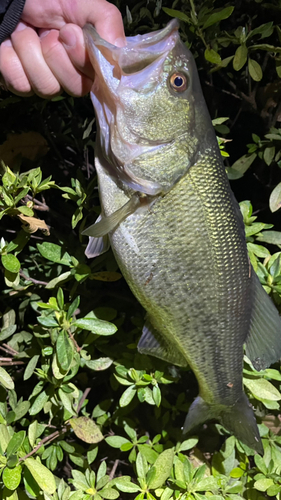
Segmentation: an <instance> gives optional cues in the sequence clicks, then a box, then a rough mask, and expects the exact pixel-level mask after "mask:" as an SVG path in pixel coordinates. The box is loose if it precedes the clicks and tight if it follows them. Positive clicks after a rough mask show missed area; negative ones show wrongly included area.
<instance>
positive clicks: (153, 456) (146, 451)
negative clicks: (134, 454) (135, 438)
mask: <svg viewBox="0 0 281 500" xmlns="http://www.w3.org/2000/svg"><path fill="white" fill-rule="evenodd" d="M138 450H139V451H140V452H141V453H142V455H143V456H144V457H145V458H146V460H147V461H148V463H149V464H154V463H155V461H156V460H157V458H158V456H159V453H157V452H156V451H155V450H153V449H152V448H150V446H148V445H147V444H138Z"/></svg>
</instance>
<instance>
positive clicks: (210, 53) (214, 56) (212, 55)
mask: <svg viewBox="0 0 281 500" xmlns="http://www.w3.org/2000/svg"><path fill="white" fill-rule="evenodd" d="M204 57H205V59H206V61H209V62H211V63H213V64H220V63H221V56H220V55H219V54H218V53H217V52H216V51H215V50H213V49H206V50H205V52H204Z"/></svg>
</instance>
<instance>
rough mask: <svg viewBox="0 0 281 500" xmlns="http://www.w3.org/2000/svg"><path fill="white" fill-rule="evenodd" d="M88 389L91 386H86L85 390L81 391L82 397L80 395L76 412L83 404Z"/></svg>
mask: <svg viewBox="0 0 281 500" xmlns="http://www.w3.org/2000/svg"><path fill="white" fill-rule="evenodd" d="M90 390H91V387H87V389H85V391H84V392H83V395H82V397H81V399H80V401H79V404H78V406H77V413H79V411H80V410H81V408H82V405H83V403H84V401H85V399H86V397H87V396H88V394H89V392H90Z"/></svg>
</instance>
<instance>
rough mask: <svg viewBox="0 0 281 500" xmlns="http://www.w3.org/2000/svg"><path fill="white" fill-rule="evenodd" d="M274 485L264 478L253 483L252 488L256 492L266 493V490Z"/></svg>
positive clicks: (271, 481) (270, 480)
mask: <svg viewBox="0 0 281 500" xmlns="http://www.w3.org/2000/svg"><path fill="white" fill-rule="evenodd" d="M273 484H274V482H273V479H269V478H267V477H265V478H264V479H259V480H258V481H256V482H255V483H254V488H256V490H258V491H266V490H267V488H269V487H270V486H272V485H273Z"/></svg>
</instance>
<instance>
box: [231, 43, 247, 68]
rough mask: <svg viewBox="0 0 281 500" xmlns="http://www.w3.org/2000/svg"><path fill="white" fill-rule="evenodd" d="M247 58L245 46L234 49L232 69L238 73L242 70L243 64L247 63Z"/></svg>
mask: <svg viewBox="0 0 281 500" xmlns="http://www.w3.org/2000/svg"><path fill="white" fill-rule="evenodd" d="M247 58H248V49H247V47H246V45H245V44H243V45H239V47H238V48H237V49H236V52H235V55H234V59H233V69H235V71H239V70H240V69H241V68H243V66H244V64H245V63H246V62H247Z"/></svg>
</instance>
